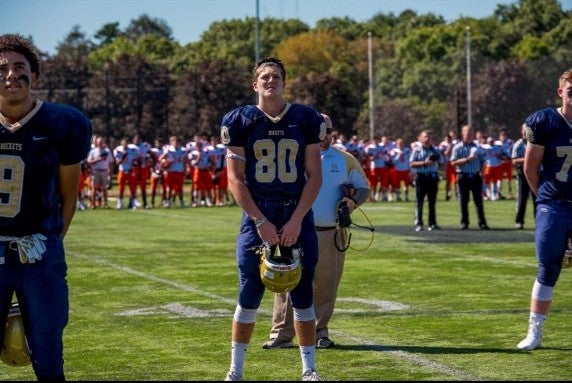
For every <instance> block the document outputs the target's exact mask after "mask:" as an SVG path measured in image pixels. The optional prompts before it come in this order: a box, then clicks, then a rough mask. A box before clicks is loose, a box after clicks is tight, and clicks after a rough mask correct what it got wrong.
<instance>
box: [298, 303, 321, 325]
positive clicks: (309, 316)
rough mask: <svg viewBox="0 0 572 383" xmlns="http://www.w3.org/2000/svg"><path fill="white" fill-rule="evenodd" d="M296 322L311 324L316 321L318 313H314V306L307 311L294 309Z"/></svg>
mask: <svg viewBox="0 0 572 383" xmlns="http://www.w3.org/2000/svg"><path fill="white" fill-rule="evenodd" d="M293 311H294V320H295V321H298V322H309V321H313V320H315V319H316V313H315V311H314V305H312V306H310V307H308V308H307V309H297V308H293Z"/></svg>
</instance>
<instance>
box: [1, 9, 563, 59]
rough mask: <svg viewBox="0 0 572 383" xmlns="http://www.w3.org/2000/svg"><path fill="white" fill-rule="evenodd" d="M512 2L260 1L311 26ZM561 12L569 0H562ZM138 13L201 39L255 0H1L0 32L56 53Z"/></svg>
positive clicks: (467, 12)
mask: <svg viewBox="0 0 572 383" xmlns="http://www.w3.org/2000/svg"><path fill="white" fill-rule="evenodd" d="M513 3H516V1H515V0H409V1H406V0H259V10H260V18H261V19H263V18H265V17H274V18H284V19H288V18H298V19H300V20H302V21H303V22H305V23H307V24H308V25H309V26H310V27H313V26H314V25H315V23H316V21H317V20H319V19H322V18H328V17H344V16H348V17H350V18H352V19H354V20H355V21H360V22H361V21H365V20H368V19H369V18H371V17H372V16H373V15H375V14H376V13H380V12H382V13H390V12H392V13H394V14H396V15H398V14H399V13H400V12H402V11H403V10H405V9H413V10H414V11H416V12H417V13H419V14H422V13H428V12H432V13H434V14H437V15H440V16H443V17H444V18H445V19H446V20H447V21H452V20H455V19H457V18H459V17H460V16H469V17H475V18H483V17H487V16H490V15H492V14H493V13H494V10H495V9H496V6H497V4H513ZM560 3H561V4H562V6H563V8H564V9H565V10H570V9H572V0H560ZM142 14H147V15H149V16H150V17H153V18H158V19H162V20H164V21H165V22H166V23H167V24H168V25H169V26H170V27H171V29H172V31H173V37H174V38H175V39H176V40H177V41H178V42H179V43H181V44H187V43H190V42H193V41H197V40H199V38H200V36H201V34H202V32H204V31H205V30H206V29H208V27H209V25H210V24H211V23H212V22H214V21H220V20H230V19H243V18H245V17H255V16H256V0H0V15H1V16H0V19H1V21H0V33H20V34H22V35H24V36H32V37H33V39H34V42H35V44H36V45H37V47H38V48H39V49H40V50H42V51H44V52H48V53H54V52H55V50H56V46H57V45H58V43H60V42H61V41H62V40H63V39H64V38H65V37H66V35H67V34H68V33H69V32H70V31H71V30H72V28H73V26H74V25H79V26H80V30H81V31H82V32H84V33H85V34H86V37H87V38H92V37H93V35H94V34H95V32H96V31H97V30H98V29H100V28H101V27H102V26H103V25H104V24H106V23H111V22H119V25H120V28H125V27H126V26H127V25H128V24H129V22H130V21H131V20H133V19H135V18H137V17H139V16H141V15H142Z"/></svg>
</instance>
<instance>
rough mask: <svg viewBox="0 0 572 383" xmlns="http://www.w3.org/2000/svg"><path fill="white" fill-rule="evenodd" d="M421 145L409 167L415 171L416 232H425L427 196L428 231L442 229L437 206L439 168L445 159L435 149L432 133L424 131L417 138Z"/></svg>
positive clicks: (412, 155)
mask: <svg viewBox="0 0 572 383" xmlns="http://www.w3.org/2000/svg"><path fill="white" fill-rule="evenodd" d="M417 139H418V140H419V143H420V145H419V146H416V147H415V148H414V149H413V151H412V152H411V156H410V157H409V165H410V166H411V167H412V168H414V169H415V172H416V174H417V176H416V179H415V231H421V230H423V203H424V200H425V196H427V204H428V205H429V220H428V224H429V226H428V227H427V230H429V231H431V230H439V229H441V228H440V227H439V226H438V225H437V217H436V211H435V205H436V202H437V191H438V190H439V174H438V173H437V171H438V170H439V166H440V165H443V163H444V161H443V157H442V156H441V152H440V151H439V149H437V148H435V147H433V144H432V139H431V133H430V132H429V131H428V130H423V131H422V132H421V133H419V136H418V138H417Z"/></svg>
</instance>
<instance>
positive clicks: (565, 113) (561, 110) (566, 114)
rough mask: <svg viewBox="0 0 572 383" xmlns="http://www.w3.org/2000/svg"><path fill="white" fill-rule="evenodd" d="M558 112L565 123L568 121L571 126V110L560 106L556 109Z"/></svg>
mask: <svg viewBox="0 0 572 383" xmlns="http://www.w3.org/2000/svg"><path fill="white" fill-rule="evenodd" d="M558 112H559V113H560V114H561V115H562V117H564V118H565V119H566V121H568V123H570V124H572V108H567V107H566V106H562V107H560V108H558Z"/></svg>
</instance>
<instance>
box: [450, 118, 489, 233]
mask: <svg viewBox="0 0 572 383" xmlns="http://www.w3.org/2000/svg"><path fill="white" fill-rule="evenodd" d="M461 136H462V141H461V142H459V143H457V144H456V145H455V146H454V147H453V153H452V154H451V164H452V165H453V166H455V167H456V169H457V185H458V187H459V202H460V204H461V230H467V229H468V228H469V197H470V194H472V195H473V202H474V203H475V207H476V209H477V216H478V219H479V227H480V228H481V230H489V229H490V228H489V226H488V225H487V220H486V218H485V209H484V207H483V177H482V169H483V167H484V165H485V163H486V161H485V153H484V151H482V150H480V149H479V147H478V146H477V144H476V143H475V142H474V138H475V134H474V131H473V128H472V127H471V126H470V125H465V126H463V129H462V130H461Z"/></svg>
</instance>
